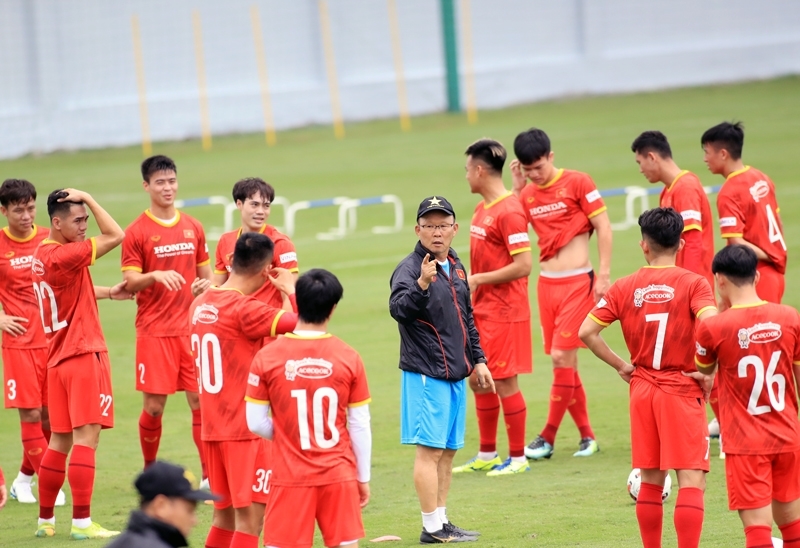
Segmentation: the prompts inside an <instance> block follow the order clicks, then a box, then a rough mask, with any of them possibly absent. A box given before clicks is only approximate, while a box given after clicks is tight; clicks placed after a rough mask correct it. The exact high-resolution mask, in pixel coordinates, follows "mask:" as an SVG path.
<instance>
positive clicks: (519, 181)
mask: <svg viewBox="0 0 800 548" xmlns="http://www.w3.org/2000/svg"><path fill="white" fill-rule="evenodd" d="M509 167H510V168H511V182H512V184H511V188H512V190H513V191H514V192H515V193H516V194H519V193H520V192H521V191H522V189H523V188H525V185H526V184H528V178H527V177H526V176H525V174H524V173H523V172H522V164H521V163H520V161H519V160H517V159H516V158H515V159H513V160H511V163H510V164H509Z"/></svg>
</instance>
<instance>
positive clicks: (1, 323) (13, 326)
mask: <svg viewBox="0 0 800 548" xmlns="http://www.w3.org/2000/svg"><path fill="white" fill-rule="evenodd" d="M23 323H28V319H27V318H22V317H20V316H9V315H8V314H5V313H3V312H0V331H5V332H6V333H8V334H9V335H11V336H12V337H18V336H20V335H24V334H25V332H26V331H27V329H26V328H25V326H24V325H22V324H23Z"/></svg>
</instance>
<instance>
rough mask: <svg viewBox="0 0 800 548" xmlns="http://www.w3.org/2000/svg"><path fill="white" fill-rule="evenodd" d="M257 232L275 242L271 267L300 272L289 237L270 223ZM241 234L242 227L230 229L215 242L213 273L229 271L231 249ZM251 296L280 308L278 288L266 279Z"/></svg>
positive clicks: (231, 260) (231, 259) (231, 256)
mask: <svg viewBox="0 0 800 548" xmlns="http://www.w3.org/2000/svg"><path fill="white" fill-rule="evenodd" d="M259 234H265V235H266V236H269V239H270V240H272V243H273V244H275V252H274V254H273V256H272V263H271V266H272V267H273V268H285V269H287V270H288V271H289V272H300V269H299V268H298V267H297V252H296V251H295V248H294V244H293V243H292V241H291V240H290V239H289V237H288V236H287V235H285V234H283V233H282V232H280V231H279V230H278V229H277V228H275V227H274V226H270V225H262V226H261V230H260V231H259ZM241 235H242V229H241V228H240V229H238V230H232V231H230V232H226V233H225V234H223V235H222V236H220V238H219V242H218V243H217V252H216V261H215V263H214V274H227V273H230V271H231V263H232V262H233V249H234V247H236V241H237V240H238V239H239V236H241ZM253 296H254V297H255V298H257V299H258V300H260V301H263V302H265V303H267V304H270V305H272V306H274V307H275V308H280V307H281V306H282V305H283V297H281V292H280V290H279V289H278V288H277V287H275V286H274V285H272V284H271V283H269V281H267V282H266V283H265V284H264V285H263V286H261V289H259V290H258V291H256V292H255V293H254V294H253Z"/></svg>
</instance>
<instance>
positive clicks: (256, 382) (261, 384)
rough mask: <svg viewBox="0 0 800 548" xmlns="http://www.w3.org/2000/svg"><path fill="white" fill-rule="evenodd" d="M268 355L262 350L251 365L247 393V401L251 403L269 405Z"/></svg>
mask: <svg viewBox="0 0 800 548" xmlns="http://www.w3.org/2000/svg"><path fill="white" fill-rule="evenodd" d="M265 356H266V354H264V349H263V348H262V349H261V350H260V351H259V352H258V354H256V357H255V358H253V362H252V363H251V364H250V373H249V374H248V376H247V392H245V398H244V399H245V401H249V402H250V403H260V404H263V405H267V404H268V403H269V386H268V382H267V381H268V378H267V373H266V362H265V360H266V358H265Z"/></svg>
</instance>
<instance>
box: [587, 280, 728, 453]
mask: <svg viewBox="0 0 800 548" xmlns="http://www.w3.org/2000/svg"><path fill="white" fill-rule="evenodd" d="M711 308H714V309H716V303H715V301H714V294H713V293H712V292H711V287H710V286H709V285H708V282H707V281H706V280H705V278H703V277H702V276H700V275H698V274H695V273H694V272H689V271H688V270H685V269H683V268H679V267H677V266H670V267H652V266H645V267H642V268H640V269H639V270H638V271H636V272H634V273H633V274H631V275H630V276H625V277H624V278H620V279H619V280H617V281H616V282H614V284H613V285H612V286H611V288H610V289H609V290H608V293H606V295H605V297H603V298H602V299H600V302H598V303H597V306H596V307H595V308H594V309H593V310H592V311H591V312H590V313H589V317H590V318H592V319H593V320H594V321H596V322H597V323H599V324H600V325H604V326H608V325H610V324H611V323H612V322H613V321H614V320H619V323H620V326H621V327H622V336H623V337H624V338H625V344H626V345H627V346H628V351H629V352H630V353H631V364H633V365H634V366H636V369H635V370H634V372H633V376H635V377H640V378H643V379H645V380H648V381H649V382H652V383H653V384H655V385H657V386H658V387H659V388H660V389H661V390H663V391H664V392H666V393H667V394H674V395H676V396H693V397H698V398H702V397H703V391H702V389H701V388H700V385H699V384H698V383H697V381H695V380H694V379H691V378H689V377H685V376H684V375H683V374H682V373H683V372H684V371H685V372H687V373H690V372H692V371H696V369H695V367H694V361H693V357H694V347H693V345H692V342H693V341H692V337H693V336H694V328H695V319H696V318H697V316H699V315H700V314H702V313H703V312H705V311H706V310H708V309H711ZM667 343H669V344H667ZM726 442H727V440H726Z"/></svg>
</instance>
